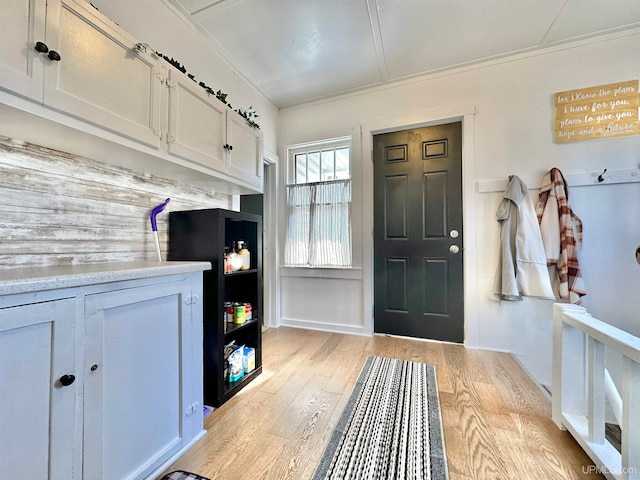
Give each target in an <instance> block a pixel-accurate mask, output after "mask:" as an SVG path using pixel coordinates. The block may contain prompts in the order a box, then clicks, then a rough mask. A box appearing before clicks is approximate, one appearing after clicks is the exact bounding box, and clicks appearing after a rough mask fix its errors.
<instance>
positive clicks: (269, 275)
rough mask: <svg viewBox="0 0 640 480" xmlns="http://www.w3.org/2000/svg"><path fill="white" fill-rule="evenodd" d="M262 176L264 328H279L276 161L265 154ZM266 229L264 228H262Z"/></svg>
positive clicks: (274, 156)
mask: <svg viewBox="0 0 640 480" xmlns="http://www.w3.org/2000/svg"><path fill="white" fill-rule="evenodd" d="M263 167H264V170H263V173H264V176H263V205H262V212H263V213H262V228H263V231H264V232H265V235H264V237H263V256H262V271H263V275H264V276H263V279H264V280H263V281H264V285H263V294H262V309H263V310H264V312H263V318H264V319H263V326H264V327H267V328H269V327H275V328H277V327H279V326H280V271H279V268H280V267H279V265H280V262H279V253H278V252H279V251H280V249H279V248H278V157H277V155H269V154H267V153H266V152H265V157H264V165H263ZM265 226H266V228H265Z"/></svg>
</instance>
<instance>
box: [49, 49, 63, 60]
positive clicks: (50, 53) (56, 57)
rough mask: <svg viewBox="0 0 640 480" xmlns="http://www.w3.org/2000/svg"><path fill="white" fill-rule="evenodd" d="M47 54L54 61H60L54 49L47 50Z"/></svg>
mask: <svg viewBox="0 0 640 480" xmlns="http://www.w3.org/2000/svg"><path fill="white" fill-rule="evenodd" d="M47 56H48V57H49V59H50V60H53V61H54V62H59V61H60V54H59V53H58V52H56V51H55V50H49V55H47Z"/></svg>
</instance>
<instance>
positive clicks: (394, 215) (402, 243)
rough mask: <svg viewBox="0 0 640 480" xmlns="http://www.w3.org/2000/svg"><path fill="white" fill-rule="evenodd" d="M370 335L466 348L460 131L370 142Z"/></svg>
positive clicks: (443, 128) (450, 127)
mask: <svg viewBox="0 0 640 480" xmlns="http://www.w3.org/2000/svg"><path fill="white" fill-rule="evenodd" d="M373 148H374V151H373V160H374V198H375V200H374V276H375V279H374V304H375V305H374V330H375V331H376V332H377V333H389V334H394V335H403V336H409V337H419V338H428V339H433V340H444V341H450V342H462V341H463V340H464V304H463V298H464V292H463V264H462V261H463V252H462V128H461V123H460V122H457V123H450V124H445V125H436V126H432V127H423V128H417V129H413V130H404V131H399V132H392V133H386V134H381V135H375V136H374V137H373Z"/></svg>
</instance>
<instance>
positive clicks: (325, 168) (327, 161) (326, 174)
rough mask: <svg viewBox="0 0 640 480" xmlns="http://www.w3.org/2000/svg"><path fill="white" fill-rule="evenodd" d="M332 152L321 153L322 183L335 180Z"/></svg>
mask: <svg viewBox="0 0 640 480" xmlns="http://www.w3.org/2000/svg"><path fill="white" fill-rule="evenodd" d="M334 167H335V161H334V151H333V150H325V151H323V152H322V181H323V182H326V181H327V180H335V177H334Z"/></svg>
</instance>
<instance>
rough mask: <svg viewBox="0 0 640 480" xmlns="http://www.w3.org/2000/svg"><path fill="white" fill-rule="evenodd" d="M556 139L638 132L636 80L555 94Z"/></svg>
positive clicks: (621, 134) (559, 140)
mask: <svg viewBox="0 0 640 480" xmlns="http://www.w3.org/2000/svg"><path fill="white" fill-rule="evenodd" d="M554 103H555V109H556V117H555V122H554V130H555V134H556V142H557V143H565V142H576V141H579V140H590V139H593V138H608V137H621V136H627V135H638V134H640V122H639V121H638V106H640V95H639V94H638V80H630V81H628V82H620V83H610V84H607V85H599V86H597V87H589V88H583V89H580V90H569V91H567V92H559V93H556V94H554Z"/></svg>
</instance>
